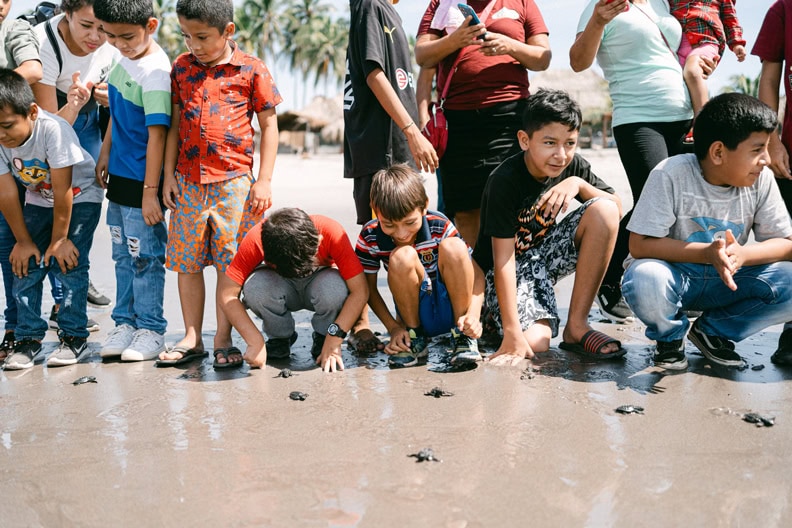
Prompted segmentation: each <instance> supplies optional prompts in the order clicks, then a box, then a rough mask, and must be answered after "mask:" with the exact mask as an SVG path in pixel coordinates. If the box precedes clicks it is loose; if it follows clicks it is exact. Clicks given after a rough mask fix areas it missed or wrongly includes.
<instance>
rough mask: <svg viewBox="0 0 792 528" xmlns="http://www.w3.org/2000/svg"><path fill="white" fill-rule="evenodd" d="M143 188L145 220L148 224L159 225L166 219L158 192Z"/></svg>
mask: <svg viewBox="0 0 792 528" xmlns="http://www.w3.org/2000/svg"><path fill="white" fill-rule="evenodd" d="M143 190H144V192H143V207H142V214H143V220H144V221H145V222H146V225H149V226H153V225H157V224H159V223H160V222H162V221H163V220H165V215H163V214H162V207H161V206H160V202H159V198H157V193H155V192H152V191H151V190H150V189H143Z"/></svg>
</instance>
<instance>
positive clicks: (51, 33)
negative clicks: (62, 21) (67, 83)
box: [44, 20, 63, 75]
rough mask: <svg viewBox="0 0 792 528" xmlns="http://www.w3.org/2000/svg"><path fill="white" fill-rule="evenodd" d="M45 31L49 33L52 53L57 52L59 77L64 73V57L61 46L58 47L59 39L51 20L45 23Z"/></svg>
mask: <svg viewBox="0 0 792 528" xmlns="http://www.w3.org/2000/svg"><path fill="white" fill-rule="evenodd" d="M44 29H45V30H46V32H47V38H48V39H49V41H50V44H52V51H54V52H55V58H56V59H58V75H60V74H61V72H63V57H62V56H61V52H60V46H58V39H57V37H55V31H53V30H52V24H51V23H50V21H49V20H46V21H45V22H44Z"/></svg>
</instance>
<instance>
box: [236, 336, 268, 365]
mask: <svg viewBox="0 0 792 528" xmlns="http://www.w3.org/2000/svg"><path fill="white" fill-rule="evenodd" d="M242 359H244V360H245V363H247V364H248V365H250V368H252V369H253V368H263V367H264V365H266V363H267V345H265V344H264V341H262V342H261V344H260V345H248V346H247V348H246V349H245V355H244V356H242Z"/></svg>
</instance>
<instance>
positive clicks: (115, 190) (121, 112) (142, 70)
mask: <svg viewBox="0 0 792 528" xmlns="http://www.w3.org/2000/svg"><path fill="white" fill-rule="evenodd" d="M152 46H155V47H156V49H155V50H154V51H153V52H152V53H149V54H148V55H146V56H145V57H143V58H140V59H138V60H131V59H128V58H126V57H121V58H120V59H119V60H118V62H115V63H114V64H113V67H112V68H111V70H110V77H109V78H108V80H107V84H108V94H109V97H110V116H111V118H112V127H113V129H112V130H113V131H112V134H113V143H112V146H111V149H110V161H109V167H108V171H109V172H110V182H109V184H108V186H107V199H108V200H111V201H113V202H115V203H117V204H119V205H125V206H127V207H141V204H142V202H143V180H144V179H145V177H146V148H147V147H148V138H149V134H148V128H147V127H149V126H154V125H164V126H166V127H169V126H170V119H171V118H170V115H171V93H170V69H171V65H170V59H168V56H167V55H166V54H165V52H164V51H162V48H160V47H159V46H158V45H157V44H156V43H152Z"/></svg>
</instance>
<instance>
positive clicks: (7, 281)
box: [0, 184, 63, 330]
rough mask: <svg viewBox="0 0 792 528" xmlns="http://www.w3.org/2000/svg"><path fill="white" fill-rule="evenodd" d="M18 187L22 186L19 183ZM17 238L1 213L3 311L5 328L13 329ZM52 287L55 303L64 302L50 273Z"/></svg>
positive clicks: (21, 197) (0, 254)
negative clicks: (13, 260) (12, 258)
mask: <svg viewBox="0 0 792 528" xmlns="http://www.w3.org/2000/svg"><path fill="white" fill-rule="evenodd" d="M17 186H18V187H21V186H20V185H19V184H17ZM24 196H25V195H24V190H20V194H19V203H20V205H24V203H25V199H24ZM15 244H16V238H14V233H13V231H11V226H9V225H8V222H6V219H5V217H4V216H3V215H2V214H0V271H2V274H3V291H4V294H5V301H6V305H5V310H4V311H3V318H4V319H5V330H13V329H14V328H16V325H17V317H18V314H17V305H16V301H15V300H14V273H13V271H12V270H11V262H10V261H9V260H8V258H9V256H10V255H11V250H12V249H14V245H15ZM49 281H50V287H51V291H52V298H53V299H54V300H55V304H61V303H62V302H63V288H62V287H61V284H60V283H59V282H58V281H57V279H56V278H55V276H54V275H53V274H52V273H50V274H49Z"/></svg>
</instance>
